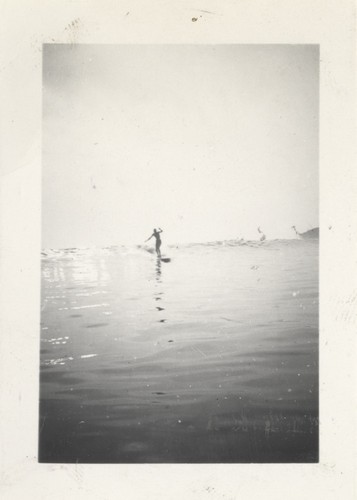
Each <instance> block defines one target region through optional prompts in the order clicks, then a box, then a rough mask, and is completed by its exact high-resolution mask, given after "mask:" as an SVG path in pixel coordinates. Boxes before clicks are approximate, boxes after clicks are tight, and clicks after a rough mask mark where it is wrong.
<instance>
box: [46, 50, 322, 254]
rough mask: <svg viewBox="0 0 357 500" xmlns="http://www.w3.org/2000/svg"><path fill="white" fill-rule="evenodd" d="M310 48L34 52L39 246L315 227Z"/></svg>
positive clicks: (314, 72)
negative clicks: (37, 60) (39, 89)
mask: <svg viewBox="0 0 357 500" xmlns="http://www.w3.org/2000/svg"><path fill="white" fill-rule="evenodd" d="M318 64H319V54H318V47H317V46H312V45H305V46H304V45H152V46H150V45H57V44H55V45H45V50H44V58H43V194H42V212H43V241H42V246H43V247H52V248H55V247H60V248H61V247H68V246H91V245H99V246H100V245H109V244H128V243H132V244H140V243H142V242H143V240H144V239H146V238H147V237H148V236H150V234H151V232H152V229H153V228H154V227H157V226H160V227H162V228H163V229H164V231H165V234H164V235H163V236H164V238H165V239H163V241H164V243H166V242H170V243H173V242H177V243H180V242H188V241H207V240H210V241H211V240H221V239H229V238H235V237H238V236H239V237H246V238H254V237H258V236H259V235H258V233H257V230H256V228H257V226H261V228H262V230H263V231H264V232H265V233H266V235H267V237H268V238H276V237H281V238H284V237H293V236H294V234H293V232H292V230H291V226H292V225H293V224H295V225H296V226H297V227H298V229H299V230H301V231H304V230H306V229H310V228H312V227H314V226H317V225H318V87H319V82H318Z"/></svg>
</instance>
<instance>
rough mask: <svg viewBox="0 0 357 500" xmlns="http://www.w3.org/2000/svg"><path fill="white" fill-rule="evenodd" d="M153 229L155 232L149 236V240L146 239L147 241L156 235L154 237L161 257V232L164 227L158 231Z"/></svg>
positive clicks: (157, 251) (158, 254)
mask: <svg viewBox="0 0 357 500" xmlns="http://www.w3.org/2000/svg"><path fill="white" fill-rule="evenodd" d="M153 231H154V232H153V233H152V235H151V236H150V238H148V239H147V240H145V242H146V241H149V240H151V238H152V237H153V236H154V238H155V239H156V245H155V248H156V253H157V256H158V257H161V252H160V247H161V238H160V233H162V229H160V228H159V230H158V231H156V229H154V230H153Z"/></svg>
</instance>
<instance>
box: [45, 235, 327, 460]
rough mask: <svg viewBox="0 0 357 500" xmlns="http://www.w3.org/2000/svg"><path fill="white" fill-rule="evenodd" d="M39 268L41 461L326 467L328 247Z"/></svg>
mask: <svg viewBox="0 0 357 500" xmlns="http://www.w3.org/2000/svg"><path fill="white" fill-rule="evenodd" d="M167 254H168V255H169V256H170V257H171V258H172V261H171V262H170V263H164V262H158V261H157V259H156V257H155V256H154V255H152V254H150V253H148V252H146V251H144V249H139V248H137V249H126V248H123V247H118V248H107V249H97V250H93V249H91V250H76V249H72V250H61V251H56V252H55V251H52V252H49V253H48V254H47V255H46V256H43V261H42V314H41V358H40V359H41V363H40V365H41V366H40V397H41V400H40V425H39V428H40V434H39V460H40V461H41V462H87V463H110V462H111V463H148V462H150V463H153V462H155V463H173V462H176V463H179V462H191V463H208V462H210V463H219V462H221V463H229V462H231V463H232V462H315V461H317V460H318V242H316V241H310V242H308V241H307V242H304V241H297V240H289V241H275V242H265V243H264V244H263V245H260V244H258V243H256V244H254V243H252V244H250V245H242V244H237V243H234V242H226V243H225V244H222V243H221V244H219V243H214V244H206V245H191V246H189V245H188V246H185V247H182V248H176V247H175V248H169V249H167Z"/></svg>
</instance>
